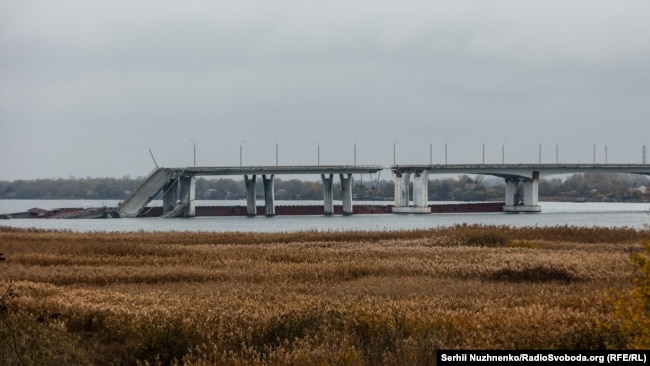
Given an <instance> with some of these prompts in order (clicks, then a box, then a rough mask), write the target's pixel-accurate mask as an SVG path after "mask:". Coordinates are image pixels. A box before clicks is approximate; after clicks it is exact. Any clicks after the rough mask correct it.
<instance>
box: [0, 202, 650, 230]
mask: <svg viewBox="0 0 650 366" xmlns="http://www.w3.org/2000/svg"><path fill="white" fill-rule="evenodd" d="M117 202H118V200H0V214H4V213H12V212H21V211H26V210H28V209H30V208H33V207H38V208H44V209H52V208H63V207H102V206H111V207H114V206H116V205H117ZM375 203H377V204H390V203H392V202H375ZM431 203H432V204H436V203H443V202H431ZM196 204H197V205H198V206H222V205H223V206H232V205H242V206H244V205H245V204H246V202H245V201H197V202H196ZM276 204H277V205H298V204H322V201H276ZM335 204H340V202H338V203H337V202H335ZM363 204H372V202H363ZM151 205H154V206H156V205H161V202H159V201H153V202H152V203H151ZM540 205H541V206H542V212H541V213H537V214H506V213H463V214H454V213H445V214H438V213H436V214H429V215H416V214H411V215H396V214H374V215H352V216H338V215H335V216H275V217H264V216H257V217H252V218H251V217H244V216H233V217H224V216H221V217H194V218H176V219H163V218H132V219H76V220H50V219H12V220H0V226H12V227H21V228H29V227H34V228H43V229H66V230H73V231H80V232H87V231H141V230H143V231H255V232H283V231H286V232H295V231H304V230H316V231H347V230H409V229H426V228H435V227H441V226H452V225H456V224H482V225H509V226H563V225H571V226H587V227H591V226H598V227H624V226H627V227H632V228H647V227H650V203H616V202H611V203H610V202H607V203H605V202H593V203H592V202H586V203H574V202H541V203H540Z"/></svg>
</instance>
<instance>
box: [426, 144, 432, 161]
mask: <svg viewBox="0 0 650 366" xmlns="http://www.w3.org/2000/svg"><path fill="white" fill-rule="evenodd" d="M427 141H429V165H433V142H431V140H427Z"/></svg>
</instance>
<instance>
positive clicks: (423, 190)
mask: <svg viewBox="0 0 650 366" xmlns="http://www.w3.org/2000/svg"><path fill="white" fill-rule="evenodd" d="M412 209H413V211H412V212H413V213H431V207H429V172H428V171H427V170H426V169H425V170H422V171H416V172H415V173H413V208H412Z"/></svg>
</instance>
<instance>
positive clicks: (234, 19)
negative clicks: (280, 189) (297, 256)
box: [0, 1, 650, 179]
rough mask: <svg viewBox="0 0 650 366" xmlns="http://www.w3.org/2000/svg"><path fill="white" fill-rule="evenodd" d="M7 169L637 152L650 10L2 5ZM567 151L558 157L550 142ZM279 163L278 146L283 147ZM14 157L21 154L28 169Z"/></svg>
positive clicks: (52, 171) (552, 5) (133, 170)
mask: <svg viewBox="0 0 650 366" xmlns="http://www.w3.org/2000/svg"><path fill="white" fill-rule="evenodd" d="M0 13H1V14H2V15H0V123H1V125H0V128H1V129H2V134H1V136H0V145H1V146H2V148H1V150H0V152H1V155H2V158H0V165H1V166H2V167H3V169H2V173H0V179H18V178H33V177H50V176H68V175H76V176H86V175H91V176H107V175H116V176H121V175H124V174H131V175H134V176H137V175H143V174H146V173H147V172H148V170H149V169H150V168H151V167H152V163H151V161H150V158H149V156H148V152H147V150H146V149H147V147H151V148H152V149H153V150H154V152H155V153H156V155H157V157H158V160H159V162H160V163H162V164H164V165H168V166H172V165H187V164H189V163H190V162H191V149H192V143H191V142H190V139H191V140H194V141H195V142H196V143H197V145H198V152H199V163H202V164H209V165H236V164H238V158H239V155H238V152H239V144H240V141H241V140H246V143H245V155H246V161H247V162H248V163H250V164H272V163H274V155H273V151H274V144H275V142H274V140H277V141H278V142H279V144H280V151H281V154H280V155H281V163H285V164H310V163H314V162H315V159H316V145H317V143H318V141H319V140H323V142H322V144H321V145H322V155H323V160H324V161H325V162H326V163H332V164H346V163H350V162H351V161H352V145H353V144H354V142H355V141H356V143H357V145H358V155H359V156H358V157H359V162H360V163H372V164H384V165H389V164H391V163H392V145H393V142H394V141H395V140H399V142H398V143H397V145H398V151H399V153H398V160H399V162H402V163H407V162H413V163H423V162H427V161H428V147H429V141H431V143H432V144H434V145H435V148H434V154H435V157H434V160H435V161H438V162H440V161H441V159H443V157H442V153H443V149H444V143H445V141H447V140H451V141H450V142H449V150H450V158H451V159H450V160H451V162H478V161H479V160H480V158H481V144H482V142H485V143H486V145H487V147H488V159H489V160H490V161H493V162H497V161H500V158H501V155H500V153H501V145H502V144H503V141H504V140H507V142H506V143H505V144H506V146H507V151H508V160H510V161H515V160H517V161H521V162H531V161H536V160H537V146H538V144H539V143H542V144H543V145H544V147H545V150H544V151H548V153H546V154H545V155H544V160H545V161H549V162H550V161H554V159H555V156H554V148H555V145H556V143H558V141H560V140H561V142H560V143H559V144H560V151H561V152H562V157H563V158H562V160H563V161H573V162H589V161H591V158H592V155H591V151H592V150H591V146H592V145H593V144H594V143H596V144H597V145H598V151H599V155H601V156H602V154H601V153H600V152H601V151H602V150H603V149H604V144H606V143H607V144H609V147H610V148H609V154H610V159H609V160H610V162H611V161H620V162H639V161H640V151H641V142H640V140H643V139H645V140H646V143H649V142H650V137H648V136H650V134H649V133H648V132H649V131H650V129H648V127H647V121H648V117H649V116H650V103H649V102H648V100H649V97H650V87H649V85H650V83H649V82H648V81H650V71H649V70H648V68H647V66H646V65H648V64H650V47H648V45H649V44H650V6H648V5H646V3H645V2H643V1H619V2H606V1H571V2H560V1H550V2H521V1H500V2H498V3H493V2H490V3H488V2H481V1H459V2H430V1H408V2H406V3H405V2H400V3H399V4H398V3H394V2H388V1H379V2H376V1H373V2H370V1H361V2H316V3H314V2H310V3H303V2H291V1H281V2H273V3H267V2H261V1H252V2H191V3H179V2H153V1H138V2H126V1H114V2H98V1H88V2H86V1H84V2H24V1H20V2H19V1H1V2H0ZM551 151H553V153H551ZM272 155H273V156H272ZM15 156H20V157H21V163H20V164H16V163H15V161H14V157H15Z"/></svg>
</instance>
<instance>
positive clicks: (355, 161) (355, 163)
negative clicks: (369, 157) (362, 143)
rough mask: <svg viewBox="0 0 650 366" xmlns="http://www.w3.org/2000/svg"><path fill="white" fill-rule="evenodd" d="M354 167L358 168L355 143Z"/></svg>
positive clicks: (355, 143) (355, 145) (355, 144)
mask: <svg viewBox="0 0 650 366" xmlns="http://www.w3.org/2000/svg"><path fill="white" fill-rule="evenodd" d="M354 166H355V167H356V166H357V142H356V141H354Z"/></svg>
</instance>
